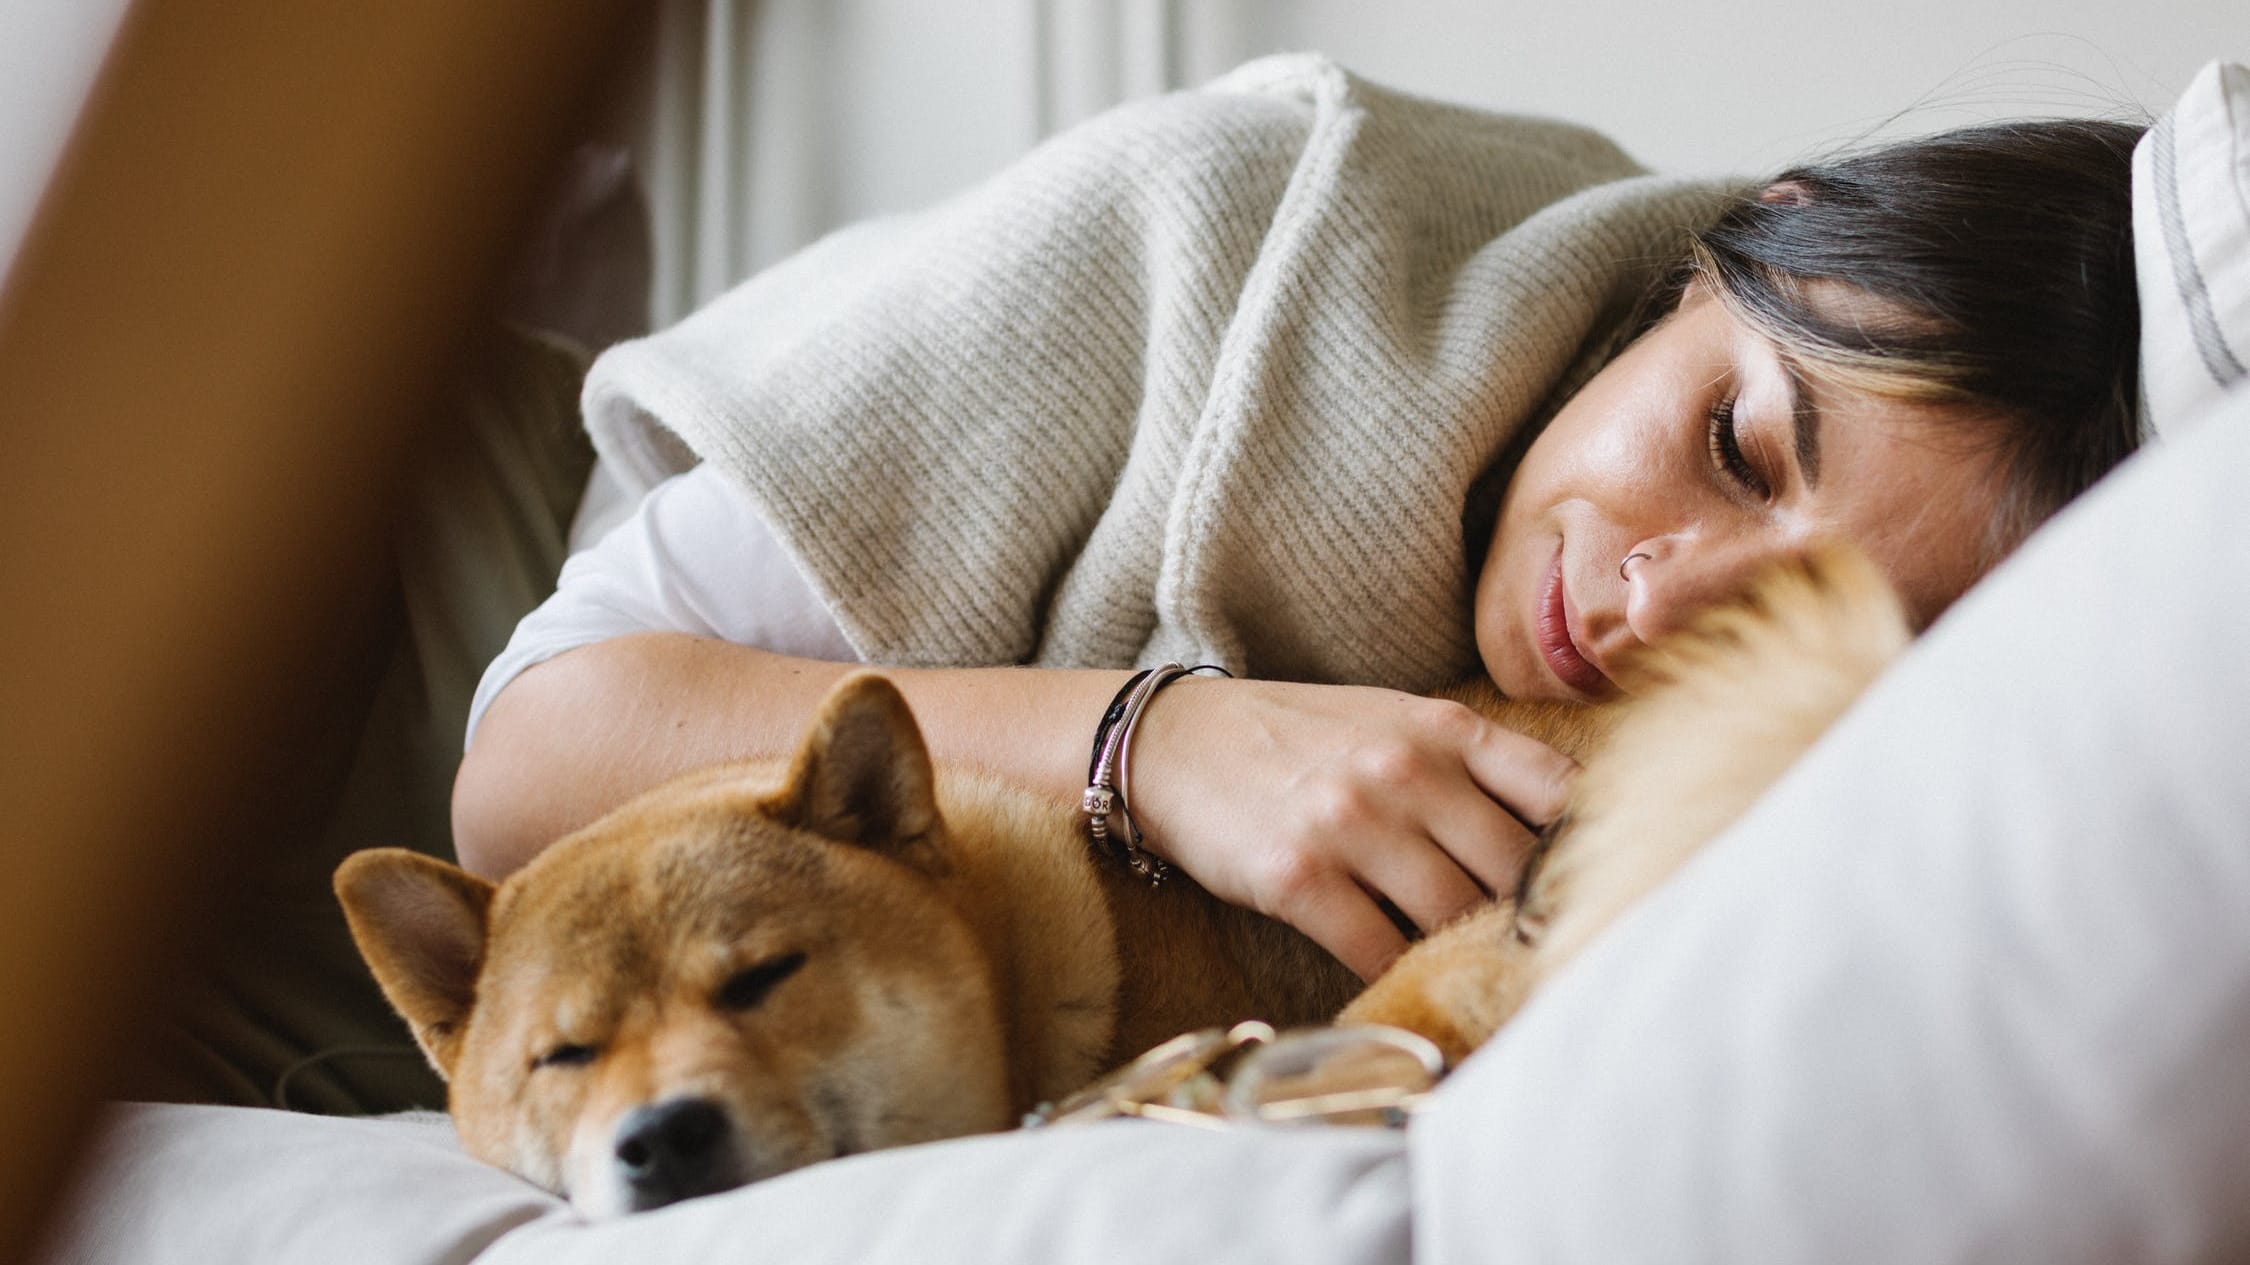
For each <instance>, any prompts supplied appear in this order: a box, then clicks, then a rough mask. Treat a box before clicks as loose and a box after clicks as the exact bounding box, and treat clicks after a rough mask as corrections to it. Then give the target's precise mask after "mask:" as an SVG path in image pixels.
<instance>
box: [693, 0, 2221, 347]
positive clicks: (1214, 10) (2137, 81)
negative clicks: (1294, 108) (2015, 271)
mask: <svg viewBox="0 0 2250 1265" xmlns="http://www.w3.org/2000/svg"><path fill="white" fill-rule="evenodd" d="M671 3H672V4H673V5H674V8H675V10H679V9H683V8H684V9H691V10H709V9H727V8H732V9H735V10H738V11H740V12H741V14H742V15H743V16H742V19H741V22H740V25H741V27H742V29H743V30H747V31H749V32H750V33H751V34H752V36H753V38H754V39H755V40H756V41H757V43H756V59H757V61H758V62H759V64H760V65H761V66H764V67H765V68H766V71H765V74H764V77H763V82H764V83H765V84H766V88H765V90H764V92H765V95H764V96H762V97H761V98H760V100H761V101H762V103H763V112H762V114H759V111H753V113H754V114H759V117H760V119H761V121H760V123H759V127H760V128H762V129H765V130H761V131H760V132H759V135H763V136H767V137H769V140H768V141H767V143H766V148H765V149H764V150H763V151H760V152H758V153H749V152H739V153H738V154H737V158H738V160H739V161H740V162H742V163H743V164H744V165H745V166H746V168H747V169H748V170H750V171H751V173H752V174H751V176H750V180H749V182H750V184H751V185H753V186H754V187H755V188H756V189H757V191H758V192H757V194H756V196H755V198H754V199H750V200H749V201H751V202H754V203H755V205H754V206H749V207H747V209H748V211H749V213H750V214H749V218H748V220H743V219H740V218H738V219H737V220H736V221H734V222H733V224H732V227H733V229H734V231H737V232H739V233H742V234H744V235H746V237H747V238H748V239H751V240H749V241H748V243H747V244H746V245H745V246H744V247H743V248H742V249H741V250H739V251H737V252H736V254H735V255H734V257H733V258H731V259H730V260H729V262H728V267H727V269H726V271H727V272H728V273H729V274H730V275H740V273H741V272H743V271H746V270H747V269H749V268H751V267H755V266H759V265H762V264H764V263H766V262H770V261H771V260H772V259H773V258H775V257H777V256H778V255H779V254H780V253H782V252H783V251H785V250H786V249H788V248H790V247H793V246H795V245H798V244H801V243H802V242H804V241H806V240H809V239H810V237H812V236H814V235H816V234H817V233H818V232H819V231H821V230H823V229H825V228H827V227H830V226H833V225H835V224H838V223H842V222H846V221H849V220H852V219H855V218H859V217H863V216H866V215H870V214H875V213H880V212H885V211H893V210H901V209H909V208H913V207H917V206H921V205H924V204H926V203H928V202H930V201H933V200H935V199H937V198H938V197H941V196H943V195H944V194H946V193H949V192H951V191H953V190H955V189H957V188H959V187H961V186H962V185H964V184H967V183H969V182H970V181H973V180H974V179H976V178H977V177H979V176H982V175H984V174H986V173H988V172H990V171H992V170H993V169H995V168H997V167H998V166H1000V165H1001V164H1002V163H1004V162H1006V161H1007V160H1008V159H1009V158H1010V157H1012V156H1014V155H1015V154H1017V153H1019V152H1021V151H1022V149H1024V148H1025V147H1027V146H1028V145H1029V144H1030V143H1031V142H1032V140H1033V139H1034V138H1035V137H1036V136H1038V135H1040V134H1043V133H1044V132H1046V131H1049V130H1052V129H1054V128H1056V127H1059V126H1063V125H1067V124H1068V123H1071V122H1074V121H1076V120H1077V119H1079V118H1082V117H1084V116H1085V115H1086V114H1088V113H1091V112H1092V111H1094V110H1096V109H1099V108H1101V107H1102V106H1104V105H1107V104H1111V103H1114V102H1115V101H1118V100H1122V99H1124V98H1126V97H1129V96H1134V95H1139V94H1140V93H1143V92H1148V91H1155V90H1157V89H1159V88H1162V87H1165V86H1184V85H1188V84H1193V83H1197V82H1201V81H1202V80H1204V79H1206V78H1209V77H1210V76H1211V75H1213V74H1216V73H1218V72H1219V71H1222V70H1224V69H1226V68H1227V67H1229V66H1231V65H1233V64H1235V63H1237V62H1239V61H1242V60H1245V59H1247V58H1249V57H1252V56H1256V55H1258V54H1261V53H1265V52H1272V51H1280V50H1286V49H1319V50H1322V51H1325V52H1328V53H1330V54H1331V55H1333V56H1335V57H1337V58H1338V59H1340V60H1342V61H1343V62H1344V63H1345V64H1346V65H1348V66H1351V67H1352V68H1354V69H1355V70H1358V71H1360V72H1361V73H1362V74H1365V75H1367V76H1369V77H1371V78H1374V79H1377V80H1379V81H1382V82H1385V83H1388V84H1391V85H1393V86H1395V87H1401V88H1406V89H1409V90H1413V91H1418V92H1422V93H1425V94H1429V95H1434V96H1440V97H1446V98H1451V99H1456V100H1462V101H1468V102H1474V103H1477V104H1481V105H1486V106H1490V107H1493V108H1496V109H1504V110H1517V111H1526V112H1533V113H1541V114H1553V115H1560V116H1563V117H1567V118H1572V119H1576V120H1579V121H1583V122H1588V123H1592V124H1594V125H1596V126H1599V127H1601V128H1603V129H1604V130H1606V131H1608V132H1609V133H1610V134H1611V135H1612V136H1614V137H1616V138H1617V139H1618V140H1619V141H1620V142H1622V143H1623V144H1624V145H1625V147H1626V148H1627V149H1629V150H1631V151H1632V152H1633V153H1635V154H1636V155H1638V156H1639V157H1640V158H1641V159H1642V160H1643V161H1644V162H1647V163H1649V164H1651V165H1652V166H1656V167H1659V168H1666V169H1675V170H1694V171H1710V172H1743V173H1755V172H1759V171H1763V170H1767V169H1770V168H1772V167H1775V166H1778V165H1780V164H1781V163H1783V162H1785V161H1787V160H1788V159H1790V158H1792V157H1794V156H1797V155H1800V154H1803V153H1806V152H1808V151H1812V150H1816V149H1819V148H1820V147H1822V146H1827V145H1834V144H1836V143H1839V142H1843V141H1848V140H1851V139H1854V138H1858V137H1862V136H1866V135H1871V134H1881V135H1891V134H1899V133H1909V132H1917V131H1934V130H1937V129H1940V128H1943V127H1947V126H1952V125H1956V124H1959V123H1964V122H1969V121H1974V120H1981V119H1988V118H1995V117H2001V116H2006V115H2022V114H2114V113H2119V112H2127V111H2132V110H2136V109H2137V110H2146V111H2152V112H2153V111H2159V110H2161V109H2162V108H2163V107H2164V105H2165V104H2167V103H2168V102H2169V101H2170V99H2171V97H2172V96H2173V94H2175V93H2176V92H2177V91H2178V90H2179V88H2180V87H2182V86H2184V85H2185V83H2186V81H2187V79H2188V77H2189V76H2190V75H2191V74H2192V73H2193V72H2194V70H2195V69H2196V68H2197V67H2198V66H2200V65H2201V64H2202V63H2203V62H2205V61H2208V60H2210V59H2211V58H2214V57H2221V56H2225V57H2231V58H2233V59H2236V60H2250V10H2246V9H2245V7H2244V6H2243V4H2242V3H2241V0H2174V2H2172V3H2156V4H2151V3H2148V2H2147V0H1883V2H1882V3H1864V2H1863V3H1857V4H1850V5H1843V4H1825V5H1824V4H1818V3H1813V2H1811V0H1724V2H1711V0H1706V2H1705V3H1700V4H1696V3H1682V2H1680V0H1578V2H1576V3H1572V2H1570V0H1560V2H1558V0H1540V2H1539V3H1528V2H1526V0H1500V2H1480V0H944V2H943V3H938V2H935V0H671ZM777 119H778V120H780V121H781V136H780V137H779V138H775V137H774V133H773V132H772V130H771V129H772V128H773V127H774V125H775V122H776V120H777ZM752 148H755V146H754V145H753V146H752ZM777 154H778V155H779V158H778V160H777V158H776V155H777ZM711 157H712V155H711V153H710V151H709V150H708V149H706V150H705V151H704V152H703V154H702V158H703V160H704V161H705V163H706V165H707V164H708V162H709V160H710V159H711ZM659 165H660V166H662V163H661V162H660V163H659ZM659 176H660V178H661V176H662V173H661V172H660V173H659ZM715 280H716V278H708V277H707V278H706V281H707V283H708V282H710V281H715ZM706 292H708V291H706ZM662 306H663V305H661V304H660V307H662Z"/></svg>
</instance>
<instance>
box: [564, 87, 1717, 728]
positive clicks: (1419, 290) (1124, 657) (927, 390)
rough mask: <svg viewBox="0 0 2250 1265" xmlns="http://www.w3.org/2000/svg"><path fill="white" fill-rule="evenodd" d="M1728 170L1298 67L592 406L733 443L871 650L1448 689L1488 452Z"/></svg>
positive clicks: (637, 353) (1101, 140)
mask: <svg viewBox="0 0 2250 1265" xmlns="http://www.w3.org/2000/svg"><path fill="white" fill-rule="evenodd" d="M1717 196H1718V193H1717V189H1716V186H1714V185H1712V184H1710V183H1708V182H1688V181H1680V180H1666V179H1657V178H1652V177H1647V176H1644V175H1642V174H1641V173H1640V170H1639V168H1637V167H1636V166H1635V165H1634V164H1633V163H1632V161H1631V160H1630V159H1628V158H1627V157H1626V156H1625V155H1624V154H1623V153H1622V152H1620V151H1619V150H1618V149H1617V148H1616V147H1615V146H1613V145H1612V144H1610V143H1609V142H1608V141H1606V140H1604V139H1603V138H1602V137H1600V136H1598V135H1596V134H1594V133H1592V132H1589V131H1586V130H1584V129H1581V128H1577V127H1572V126H1567V125H1564V124H1560V123H1555V122H1550V121H1545V120H1536V119H1526V118H1516V117H1503V116H1499V115H1494V114H1488V113H1483V112H1479V111H1474V110H1468V109H1463V108H1459V107H1454V106H1447V105H1441V104H1437V103H1433V102H1429V101H1423V100H1419V99H1416V98H1412V97H1408V96H1404V95H1401V94H1399V93H1395V92H1391V91H1387V90H1385V89H1382V88H1378V87H1375V86H1373V85H1371V84H1368V83H1366V82H1364V81H1362V80H1359V79H1357V78H1354V77H1353V76H1351V75H1349V74H1347V73H1346V72H1344V71H1342V70H1341V69H1339V68H1337V67H1336V66H1334V65H1333V64H1330V63H1328V62H1326V61H1324V60H1321V59H1319V58H1317V57H1311V56H1289V57H1278V58H1269V59H1266V60H1263V61H1259V62H1253V63H1251V64H1250V65H1247V66H1244V67H1243V68H1241V69H1240V70H1237V71H1235V72H1234V73H1232V74H1230V75H1228V76H1226V77H1225V78H1223V79H1221V80H1219V81H1218V82H1216V83H1213V84H1211V85H1210V86H1208V87H1206V88H1204V89H1201V90H1199V91H1194V92H1184V93H1177V94H1174V95H1171V96H1167V97H1163V98H1159V99H1156V100H1153V101H1149V102H1145V103H1142V104H1137V105H1133V106H1129V107H1126V108H1124V109H1121V110H1117V111H1114V112H1112V113H1110V114H1108V115H1105V116H1103V117H1101V118H1099V119H1096V120H1094V121H1092V122H1090V123H1088V124H1086V125H1084V126H1083V127H1080V128H1078V129H1076V130H1074V131H1071V132H1069V133H1067V134H1065V135H1063V136H1060V137H1058V138H1056V139H1054V140H1052V141H1050V142H1048V143H1047V144H1045V145H1043V146H1041V147H1040V148H1039V149H1037V150H1036V151H1034V152H1033V153H1031V154H1030V155H1029V156H1027V157H1026V158H1024V159H1023V160H1022V161H1020V162H1018V163H1017V164H1016V165H1015V166H1013V167H1011V168H1010V169H1008V170H1007V171H1005V172H1003V173H1001V174H1000V175H998V176H996V177H994V178H993V179H991V180H990V181H988V182H986V183H985V184H983V185H982V186H980V187H978V188H976V189H974V190H972V191H970V192H968V193H966V194H964V195H962V196H960V197H958V198H955V199H954V200H952V201H950V202H948V203H945V204H944V205H941V206H939V207H937V208H935V209H933V210H931V211H928V212H925V213H923V214H920V215H916V216H912V217H904V218H900V219H895V220H887V221H879V222H876V223H873V224H870V225H864V226H861V227H858V228H854V229H849V230H846V231H844V232H842V233H839V234H837V235H835V236H833V237H831V238H829V239H827V240H826V241H824V242H821V243H820V244H818V245H816V246H814V247H813V248H811V249H809V250H807V251H805V252H804V253H802V254H800V255H798V256H796V257H795V258H793V259H791V260H789V261H787V262H784V263H783V264H781V265H779V266H777V267H775V268H773V269H771V270H770V271H768V272H766V273H763V274H761V275H759V276H757V277H755V278H753V279H752V280H750V281H749V282H747V283H745V284H744V285H742V286H741V287H739V288H738V289H736V290H734V291H732V292H731V293H729V294H727V295H725V296H724V297H722V298H720V299H719V300H718V301H717V302H715V303H713V304H712V305H711V306H710V307H708V308H706V309H704V310H703V311H701V312H699V313H697V314H696V315H694V316H692V317H690V318H689V319H687V320H686V321H684V322H682V323H681V324H680V325H678V326H676V327H674V328H672V329H670V330H667V331H665V332H663V333H660V334H657V335H655V336H653V337H650V338H647V339H643V340H640V341H638V342H633V343H627V344H624V345H622V346H620V347H617V348H615V349H613V350H611V351H610V352H609V353H607V354H606V355H604V356H603V357H602V358H601V359H600V360H599V361H598V362H597V363H596V364H595V366H594V369H593V372H592V374H591V375H590V377H589V379H588V382H587V387H586V396H585V405H586V415H587V419H588V426H589V428H590V429H591V430H592V432H593V435H594V439H595V442H596V444H597V446H598V447H599V449H600V450H601V452H602V453H603V454H604V456H605V457H607V458H608V459H609V460H610V461H612V462H613V463H615V464H616V465H617V467H618V468H619V469H620V470H621V471H622V472H623V473H625V474H626V475H627V476H628V477H629V478H631V479H634V480H638V481H640V482H644V483H645V482H653V481H654V480H656V479H658V478H661V477H662V476H664V475H666V474H668V473H671V472H672V471H673V470H675V469H677V468H678V467H679V466H680V465H681V464H682V463H683V462H685V461H688V460H692V459H693V456H700V457H701V458H703V459H705V460H709V461H714V462H717V463H719V464H720V465H722V466H723V467H725V468H726V469H727V470H728V471H729V472H730V473H731V474H732V475H733V476H734V477H735V478H737V479H738V480H740V482H741V483H742V484H743V486H745V487H746V488H747V489H748V490H749V492H750V494H751V496H752V497H753V498H754V499H755V501H756V503H757V504H758V505H759V506H760V507H761V509H762V510H763V511H764V513H765V515H766V516H767V518H768V520H769V521H770V522H771V523H772V525H773V528H774V530H775V532H776V534H777V535H778V537H779V538H780V539H781V541H782V542H783V543H784V544H785V545H786V546H787V547H788V548H789V549H791V550H792V551H793V552H794V553H795V554H796V556H797V557H798V559H799V560H800V562H801V563H802V565H803V567H804V570H805V573H806V575H807V576H808V577H809V579H810V580H811V582H812V584H813V586H814V588H815V589H816V590H817V591H818V592H819V593H820V595H821V597H822V598H823V599H824V600H825V601H826V602H827V603H828V605H829V607H830V608H831V609H832V610H833V611H834V613H835V615H836V618H837V620H838V621H839V622H840V623H841V625H842V627H843V630H844V632H845V635H846V636H847V637H849V638H850V640H851V642H852V644H853V645H854V646H855V647H856V648H857V649H858V650H859V651H860V653H861V654H862V655H864V656H865V657H866V658H867V659H868V661H870V662H873V663H887V664H899V665H926V664H1001V663H1041V664H1052V665H1099V666H1111V667H1118V666H1126V665H1131V664H1135V663H1141V664H1147V663H1153V662H1162V661H1164V660H1167V659H1178V660H1181V661H1184V662H1188V663H1195V662H1212V663H1220V664H1224V665H1226V666H1227V667H1229V668H1232V669H1233V670H1235V671H1236V672H1238V673H1244V674H1251V675H1257V676H1266V677H1282V678H1290V679H1304V680H1325V681H1358V682H1368V683H1379V684H1388V685H1393V686H1397V687H1399V688H1405V689H1425V688H1429V687H1431V686H1434V685H1436V684H1439V683H1442V682H1445V681H1448V680H1452V679H1457V678H1458V677H1460V676H1461V675H1463V674H1464V673H1466V672H1467V671H1468V670H1469V669H1470V668H1471V667H1472V666H1473V665H1474V663H1475V647H1474V642H1473V640H1472V634H1471V629H1470V621H1469V596H1470V592H1471V587H1472V584H1473V577H1472V576H1470V574H1469V564H1468V562H1467V560H1466V558H1467V554H1466V552H1465V545H1466V543H1467V542H1465V541H1464V539H1463V530H1462V513H1463V505H1464V503H1465V500H1466V498H1467V497H1468V495H1469V491H1470V486H1471V484H1472V482H1473V481H1475V480H1476V478H1477V475H1478V474H1479V473H1480V471H1482V470H1483V469H1484V468H1485V467H1486V466H1487V465H1488V464H1489V463H1490V462H1492V461H1493V459H1494V457H1495V454H1497V453H1498V452H1499V451H1500V450H1501V449H1502V447H1503V445H1504V444H1505V443H1506V441H1507V440H1508V438H1509V437H1510V436H1511V435H1512V434H1513V433H1515V432H1516V431H1517V430H1518V428H1520V427H1523V426H1525V425H1526V424H1528V423H1530V422H1533V421H1535V420H1536V419H1538V418H1539V417H1540V416H1541V414H1542V412H1543V410H1544V409H1547V408H1551V407H1552V401H1551V399H1550V397H1551V396H1552V395H1555V394H1557V388H1558V384H1560V383H1562V382H1563V381H1564V380H1565V378H1566V376H1567V375H1570V374H1571V373H1572V371H1573V367H1574V366H1579V365H1583V364H1584V363H1585V362H1587V361H1588V360H1589V359H1590V358H1591V357H1592V356H1594V355H1596V354H1598V352H1599V350H1601V349H1600V348H1598V347H1597V346H1596V344H1598V343H1600V342H1603V341H1605V339H1606V335H1607V334H1608V332H1609V331H1610V330H1611V329H1612V328H1613V327H1614V325H1615V323H1616V319H1617V316H1618V314H1619V312H1620V311H1621V310H1622V308H1623V306H1624V305H1625V304H1626V303H1628V302H1629V300H1630V298H1631V297H1632V296H1633V295H1634V294H1635V293H1637V292H1638V290H1639V288H1640V287H1641V285H1642V284H1643V283H1644V281H1645V278H1646V276H1647V274H1648V271H1649V269H1650V268H1651V267H1653V266H1658V265H1661V264H1663V263H1666V262H1669V260H1670V259H1672V258H1673V257H1674V256H1676V255H1677V254H1678V253H1680V251H1681V250H1682V248H1683V245H1684V241H1685V238H1684V235H1683V231H1684V227H1685V226H1687V225H1689V224H1692V223H1693V222H1696V221H1697V220H1699V219H1701V218H1702V217H1705V216H1708V215H1709V214H1710V213H1711V212H1712V210H1713V209H1714V208H1715V206H1716V199H1717ZM691 454H692V456H691Z"/></svg>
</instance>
